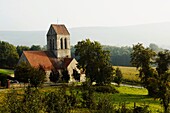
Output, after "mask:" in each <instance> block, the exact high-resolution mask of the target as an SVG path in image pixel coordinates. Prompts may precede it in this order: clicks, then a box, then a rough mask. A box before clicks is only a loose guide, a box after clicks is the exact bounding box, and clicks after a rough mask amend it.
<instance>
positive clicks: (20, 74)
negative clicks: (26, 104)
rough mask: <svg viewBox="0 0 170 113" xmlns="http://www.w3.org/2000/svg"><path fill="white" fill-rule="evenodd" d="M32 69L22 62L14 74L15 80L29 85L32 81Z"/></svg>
mask: <svg viewBox="0 0 170 113" xmlns="http://www.w3.org/2000/svg"><path fill="white" fill-rule="evenodd" d="M31 69H32V67H31V66H30V65H28V64H26V63H25V62H21V63H20V64H19V65H17V66H16V68H15V71H14V74H15V78H16V79H17V80H18V81H19V82H24V83H28V80H29V79H30V72H31Z"/></svg>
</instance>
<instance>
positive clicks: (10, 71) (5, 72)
mask: <svg viewBox="0 0 170 113" xmlns="http://www.w3.org/2000/svg"><path fill="white" fill-rule="evenodd" d="M0 73H2V74H6V75H11V74H14V70H9V69H0Z"/></svg>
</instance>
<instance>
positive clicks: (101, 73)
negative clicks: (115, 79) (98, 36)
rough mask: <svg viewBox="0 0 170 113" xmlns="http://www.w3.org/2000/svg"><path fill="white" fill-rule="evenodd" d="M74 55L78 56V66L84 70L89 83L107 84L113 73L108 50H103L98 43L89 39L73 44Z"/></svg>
mask: <svg viewBox="0 0 170 113" xmlns="http://www.w3.org/2000/svg"><path fill="white" fill-rule="evenodd" d="M75 56H76V57H78V62H79V65H80V68H82V69H83V71H85V74H86V77H87V78H89V79H90V81H91V83H92V82H96V83H97V84H101V85H103V84H109V83H110V82H111V77H112V75H113V68H112V65H111V62H110V53H109V51H106V50H103V49H102V46H101V44H100V43H98V42H96V41H94V42H91V41H90V39H86V40H83V41H80V42H78V43H77V45H75Z"/></svg>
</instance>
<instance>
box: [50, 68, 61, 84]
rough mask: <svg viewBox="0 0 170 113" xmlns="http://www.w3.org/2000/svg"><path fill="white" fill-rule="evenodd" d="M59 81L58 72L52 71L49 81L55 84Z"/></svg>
mask: <svg viewBox="0 0 170 113" xmlns="http://www.w3.org/2000/svg"><path fill="white" fill-rule="evenodd" d="M59 79H60V74H59V72H58V71H53V70H52V71H51V73H50V81H51V82H54V83H56V82H58V81H59Z"/></svg>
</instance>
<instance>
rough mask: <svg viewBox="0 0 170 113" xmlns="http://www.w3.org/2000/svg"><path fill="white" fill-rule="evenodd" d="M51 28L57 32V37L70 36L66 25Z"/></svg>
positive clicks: (53, 25) (52, 25) (55, 25)
mask: <svg viewBox="0 0 170 113" xmlns="http://www.w3.org/2000/svg"><path fill="white" fill-rule="evenodd" d="M51 27H52V28H53V29H54V30H55V32H56V34H57V35H70V33H69V32H68V30H67V28H66V27H65V25H64V24H51ZM47 35H48V34H47Z"/></svg>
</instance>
